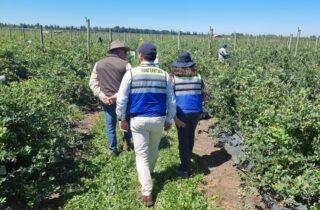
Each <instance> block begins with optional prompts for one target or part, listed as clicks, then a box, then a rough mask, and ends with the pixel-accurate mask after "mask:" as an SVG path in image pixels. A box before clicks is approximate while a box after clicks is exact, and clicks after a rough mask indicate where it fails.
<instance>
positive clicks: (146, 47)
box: [138, 42, 157, 57]
mask: <svg viewBox="0 0 320 210" xmlns="http://www.w3.org/2000/svg"><path fill="white" fill-rule="evenodd" d="M138 52H139V53H141V54H142V55H145V56H150V57H156V56H157V47H156V46H155V45H154V44H153V43H151V42H144V43H142V44H141V45H140V47H139V48H138Z"/></svg>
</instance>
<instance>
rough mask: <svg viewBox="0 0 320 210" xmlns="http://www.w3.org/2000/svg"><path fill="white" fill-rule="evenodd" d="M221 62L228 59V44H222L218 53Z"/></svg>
mask: <svg viewBox="0 0 320 210" xmlns="http://www.w3.org/2000/svg"><path fill="white" fill-rule="evenodd" d="M218 58H219V61H221V62H224V61H225V60H226V59H227V58H228V53H227V44H222V45H221V46H220V49H219V51H218Z"/></svg>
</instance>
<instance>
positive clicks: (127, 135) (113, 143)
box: [101, 103, 132, 153]
mask: <svg viewBox="0 0 320 210" xmlns="http://www.w3.org/2000/svg"><path fill="white" fill-rule="evenodd" d="M101 104H102V108H103V110H104V113H105V123H106V134H107V143H108V147H109V149H110V151H111V152H113V153H117V129H116V128H117V114H116V103H114V104H112V105H106V104H104V103H101ZM127 122H128V123H130V117H129V116H128V117H127ZM129 127H130V126H129ZM131 137H132V134H131V131H130V130H129V131H128V132H124V135H123V140H124V141H127V142H128V143H129V142H130V139H131Z"/></svg>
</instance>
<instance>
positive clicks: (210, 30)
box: [208, 26, 213, 52]
mask: <svg viewBox="0 0 320 210" xmlns="http://www.w3.org/2000/svg"><path fill="white" fill-rule="evenodd" d="M212 37H213V28H211V26H210V27H209V33H208V51H209V52H210V51H211V44H212Z"/></svg>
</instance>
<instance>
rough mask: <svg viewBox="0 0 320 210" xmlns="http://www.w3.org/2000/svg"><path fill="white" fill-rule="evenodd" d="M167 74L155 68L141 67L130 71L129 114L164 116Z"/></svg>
mask: <svg viewBox="0 0 320 210" xmlns="http://www.w3.org/2000/svg"><path fill="white" fill-rule="evenodd" d="M166 93H167V73H166V72H165V71H163V70H161V69H159V68H158V67H156V66H150V65H141V66H139V67H137V68H134V69H132V70H131V87H130V94H129V106H128V107H129V110H128V111H129V114H130V116H140V117H159V116H165V115H166V102H167V100H166V99H167V97H166V96H167V94H166Z"/></svg>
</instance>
